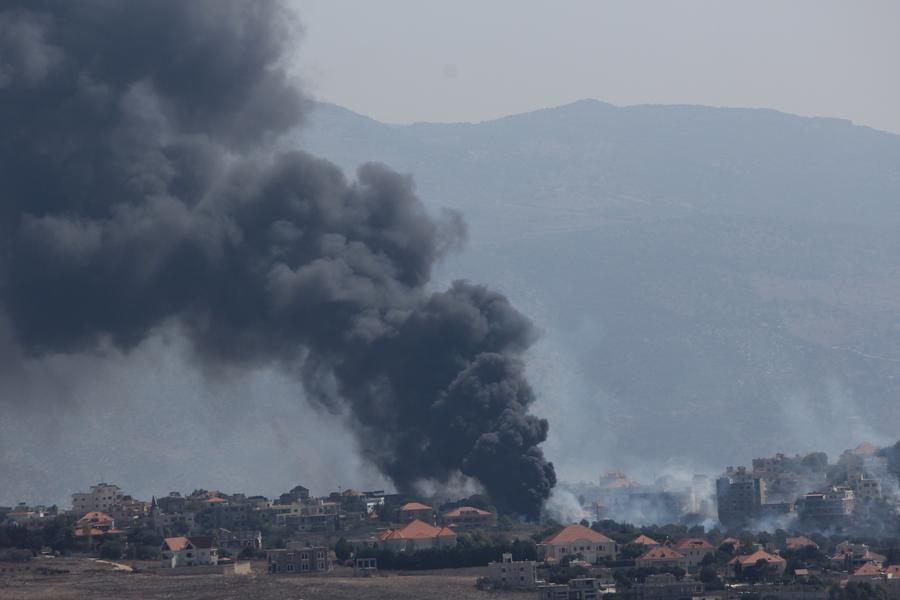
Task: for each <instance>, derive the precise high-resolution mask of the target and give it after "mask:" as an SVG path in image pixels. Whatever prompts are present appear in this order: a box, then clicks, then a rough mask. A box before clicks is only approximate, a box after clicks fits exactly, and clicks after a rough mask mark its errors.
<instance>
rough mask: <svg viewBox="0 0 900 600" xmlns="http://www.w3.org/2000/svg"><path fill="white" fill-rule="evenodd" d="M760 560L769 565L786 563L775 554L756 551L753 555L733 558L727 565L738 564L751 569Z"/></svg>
mask: <svg viewBox="0 0 900 600" xmlns="http://www.w3.org/2000/svg"><path fill="white" fill-rule="evenodd" d="M760 560H764V561H766V562H767V563H769V564H772V563H787V561H786V560H784V559H783V558H781V557H780V556H777V555H775V554H769V553H768V552H766V551H765V550H757V551H756V552H754V553H753V554H745V555H744V556H735V557H734V558H732V559H731V560H730V561H728V564H729V565H730V564H734V563H740V564H741V566H742V567H752V566H754V565H755V564H756V563H757V562H759V561H760Z"/></svg>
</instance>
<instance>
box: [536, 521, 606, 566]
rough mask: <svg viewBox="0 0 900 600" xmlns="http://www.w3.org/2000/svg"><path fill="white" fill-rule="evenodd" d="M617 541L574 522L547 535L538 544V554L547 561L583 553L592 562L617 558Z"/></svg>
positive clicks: (585, 558)
mask: <svg viewBox="0 0 900 600" xmlns="http://www.w3.org/2000/svg"><path fill="white" fill-rule="evenodd" d="M616 549H617V548H616V543H615V542H614V541H613V540H611V539H609V538H608V537H606V536H605V535H603V534H602V533H600V532H598V531H594V530H593V529H591V528H590V527H585V526H584V525H581V524H578V523H574V524H572V525H568V526H567V527H564V528H562V529H561V530H560V531H557V532H556V533H554V534H553V535H551V536H549V537H547V538H546V539H545V540H544V541H543V543H541V544H539V545H538V555H539V556H540V557H542V558H543V560H546V561H551V562H552V561H559V560H562V559H563V557H565V556H570V555H571V556H577V555H579V554H580V555H581V556H582V557H583V558H584V560H586V561H588V562H590V563H597V562H599V561H600V560H602V559H605V558H609V559H615V557H616Z"/></svg>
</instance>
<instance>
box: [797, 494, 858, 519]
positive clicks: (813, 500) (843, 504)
mask: <svg viewBox="0 0 900 600" xmlns="http://www.w3.org/2000/svg"><path fill="white" fill-rule="evenodd" d="M855 504H856V494H855V492H854V491H853V489H852V488H850V487H848V486H843V485H832V486H828V487H827V488H825V489H824V490H821V491H818V492H810V493H808V494H806V495H805V496H804V497H803V500H802V501H801V505H800V518H801V519H803V520H804V521H806V522H808V523H813V524H815V525H820V526H828V525H840V524H843V523H847V522H848V521H849V520H850V518H851V517H852V515H853V507H854V505H855Z"/></svg>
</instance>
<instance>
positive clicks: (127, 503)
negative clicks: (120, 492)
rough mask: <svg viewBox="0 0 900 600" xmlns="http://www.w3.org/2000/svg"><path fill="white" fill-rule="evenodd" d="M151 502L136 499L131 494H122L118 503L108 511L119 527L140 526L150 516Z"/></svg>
mask: <svg viewBox="0 0 900 600" xmlns="http://www.w3.org/2000/svg"><path fill="white" fill-rule="evenodd" d="M150 508H151V503H150V502H145V501H143V500H136V499H135V498H134V497H132V496H122V498H121V500H120V501H119V502H118V504H116V505H114V506H113V508H112V509H111V510H109V511H107V512H108V514H109V516H111V517H112V518H113V519H115V521H116V523H118V524H119V527H120V528H121V529H131V528H134V527H140V526H141V525H142V524H144V523H145V522H146V519H147V518H148V517H149V516H150Z"/></svg>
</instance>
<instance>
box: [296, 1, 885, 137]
mask: <svg viewBox="0 0 900 600" xmlns="http://www.w3.org/2000/svg"><path fill="white" fill-rule="evenodd" d="M293 1H294V2H295V3H296V4H297V6H298V7H299V9H300V11H301V15H302V19H303V20H304V22H305V23H306V27H307V36H306V40H305V42H304V43H303V45H302V50H301V56H300V59H299V60H300V68H301V72H302V74H303V76H304V78H305V79H306V84H307V86H308V88H309V89H310V90H311V91H312V92H313V93H314V94H315V95H316V96H317V97H318V98H320V99H322V100H327V101H331V102H335V103H337V104H341V105H343V106H346V107H348V108H350V109H353V110H355V111H357V112H360V113H363V114H366V115H369V116H372V117H375V118H377V119H379V120H382V121H388V122H411V121H422V120H427V121H480V120H485V119H490V118H494V117H497V116H503V115H508V114H512V113H517V112H523V111H529V110H534V109H536V108H540V107H546V106H555V105H559V104H565V103H568V102H572V101H574V100H578V99H581V98H597V99H600V100H606V101H609V102H612V103H615V104H644V103H663V104H672V103H674V104H705V105H713V106H742V107H768V108H776V109H779V110H783V111H786V112H791V113H796V114H801V115H810V116H830V117H841V118H847V119H851V120H852V121H854V122H856V123H858V124H863V125H869V126H872V127H875V128H878V129H884V130H888V131H894V132H897V133H900V108H898V107H900V2H897V1H896V0H852V1H848V0H843V1H835V0H749V1H727V0H686V1H674V0H656V1H636V0H593V1H591V0H565V1H559V2H551V1H537V0H491V1H490V2H485V1H484V0H453V1H452V2H432V1H421V0H379V1H378V2H371V1H369V0H293Z"/></svg>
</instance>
